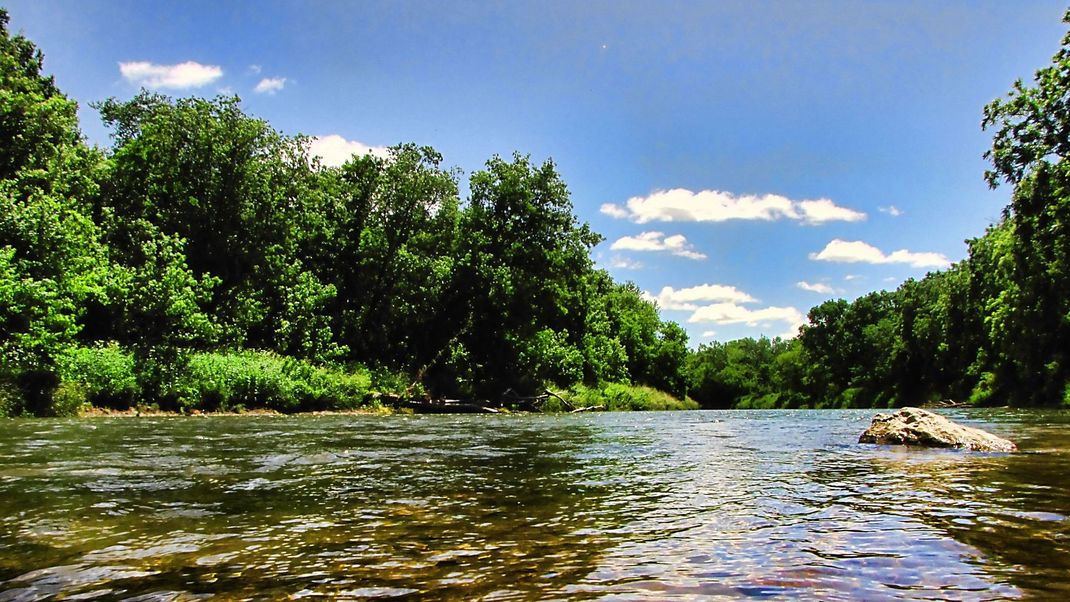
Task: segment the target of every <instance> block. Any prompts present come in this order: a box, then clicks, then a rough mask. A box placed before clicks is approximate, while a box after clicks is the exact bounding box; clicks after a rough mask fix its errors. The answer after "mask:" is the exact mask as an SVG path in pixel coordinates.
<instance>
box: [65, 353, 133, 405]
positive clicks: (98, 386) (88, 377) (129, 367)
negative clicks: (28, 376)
mask: <svg viewBox="0 0 1070 602" xmlns="http://www.w3.org/2000/svg"><path fill="white" fill-rule="evenodd" d="M57 364H58V370H59V377H60V381H61V383H62V384H61V385H60V386H61V387H62V386H63V385H67V384H69V385H79V386H81V387H82V388H83V389H84V390H85V396H86V401H88V402H89V403H91V404H93V405H96V406H102V407H109V408H116V409H126V408H129V407H131V406H133V405H134V404H136V403H137V401H138V399H139V398H140V396H141V387H140V386H139V385H138V379H137V376H136V374H135V372H134V355H133V354H132V353H131V352H129V351H127V350H125V349H123V348H121V347H119V345H117V344H116V343H110V344H107V345H102V346H98V347H74V348H72V349H70V350H68V351H66V352H65V353H64V354H62V355H61V356H60V357H59V358H58V360H57Z"/></svg>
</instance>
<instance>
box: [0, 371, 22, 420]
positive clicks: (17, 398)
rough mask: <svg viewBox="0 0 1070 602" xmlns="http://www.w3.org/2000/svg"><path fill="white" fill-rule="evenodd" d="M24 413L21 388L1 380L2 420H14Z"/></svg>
mask: <svg viewBox="0 0 1070 602" xmlns="http://www.w3.org/2000/svg"><path fill="white" fill-rule="evenodd" d="M24 411H25V409H24V406H23V403H22V395H20V394H19V388H18V387H16V386H15V384H14V383H9V382H6V381H3V380H0V418H14V417H15V416H19V415H21V414H22V413H23V412H24Z"/></svg>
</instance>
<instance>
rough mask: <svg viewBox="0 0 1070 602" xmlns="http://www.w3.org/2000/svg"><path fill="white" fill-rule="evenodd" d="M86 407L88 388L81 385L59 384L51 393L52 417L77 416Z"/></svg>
mask: <svg viewBox="0 0 1070 602" xmlns="http://www.w3.org/2000/svg"><path fill="white" fill-rule="evenodd" d="M88 405H89V387H87V386H86V385H84V384H82V383H77V382H64V383H60V384H59V386H58V387H56V390H55V391H53V392H52V412H51V414H52V415H53V416H77V415H78V413H79V412H80V411H82V409H83V408H85V407H86V406H88Z"/></svg>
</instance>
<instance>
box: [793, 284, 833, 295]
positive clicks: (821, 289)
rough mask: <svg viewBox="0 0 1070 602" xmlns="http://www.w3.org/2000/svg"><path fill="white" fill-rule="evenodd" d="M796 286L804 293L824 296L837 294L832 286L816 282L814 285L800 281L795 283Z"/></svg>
mask: <svg viewBox="0 0 1070 602" xmlns="http://www.w3.org/2000/svg"><path fill="white" fill-rule="evenodd" d="M795 286H797V287H799V288H801V289H802V290H804V291H810V292H812V293H822V294H824V295H831V294H833V293H835V292H836V290H835V289H833V288H832V287H831V286H829V285H827V284H822V283H820V282H815V283H813V284H811V283H809V282H805V281H799V282H796V283H795Z"/></svg>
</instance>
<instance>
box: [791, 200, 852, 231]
mask: <svg viewBox="0 0 1070 602" xmlns="http://www.w3.org/2000/svg"><path fill="white" fill-rule="evenodd" d="M797 206H798V208H799V210H800V211H801V212H802V220H803V222H804V223H807V224H811V225H815V226H817V225H821V224H823V223H825V222H858V221H862V220H864V219H866V214H865V213H862V212H860V211H855V210H854V209H848V208H847V207H840V206H839V205H837V204H836V203H833V202H832V201H830V200H828V199H818V200H816V201H799V202H798V203H797Z"/></svg>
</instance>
